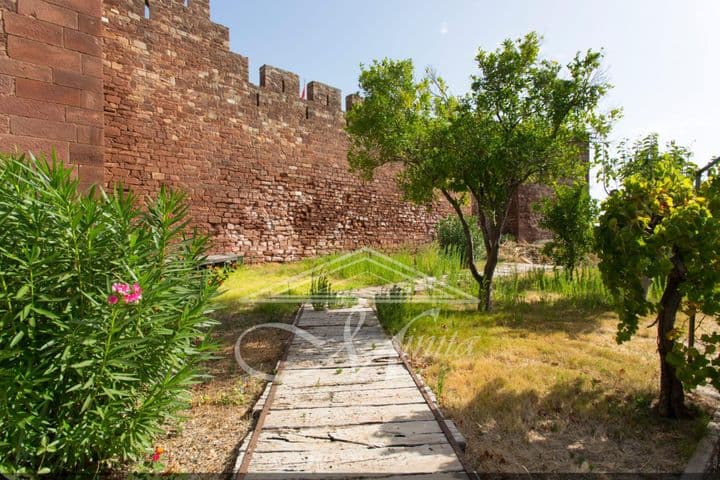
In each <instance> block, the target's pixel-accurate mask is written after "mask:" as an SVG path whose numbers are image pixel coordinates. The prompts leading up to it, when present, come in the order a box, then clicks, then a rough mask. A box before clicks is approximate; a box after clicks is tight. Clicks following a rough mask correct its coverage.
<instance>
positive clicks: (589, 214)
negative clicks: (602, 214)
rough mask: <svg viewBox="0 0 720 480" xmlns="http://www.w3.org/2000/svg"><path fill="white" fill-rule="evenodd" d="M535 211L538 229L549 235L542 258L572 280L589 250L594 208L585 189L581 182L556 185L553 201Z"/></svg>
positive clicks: (588, 191)
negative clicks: (546, 259)
mask: <svg viewBox="0 0 720 480" xmlns="http://www.w3.org/2000/svg"><path fill="white" fill-rule="evenodd" d="M539 210H540V213H541V214H542V219H541V221H540V226H541V227H543V228H545V229H547V230H549V231H550V232H552V235H553V238H552V240H550V241H549V242H548V243H547V244H545V246H544V247H543V254H544V255H547V256H548V257H550V258H552V259H553V262H554V263H555V265H559V266H561V267H563V268H564V269H565V272H566V273H567V274H568V275H569V276H570V277H572V276H573V275H574V274H575V270H576V269H577V268H578V266H580V265H581V264H582V263H583V262H585V260H586V259H587V256H588V254H589V253H590V252H591V251H592V249H593V238H594V237H593V228H594V226H595V220H596V219H597V215H598V207H597V202H596V201H595V200H594V199H593V198H591V197H590V188H589V185H588V184H587V183H585V182H578V183H575V184H573V185H562V184H561V185H558V186H557V187H556V188H555V195H554V197H552V198H548V199H545V200H544V201H543V202H542V203H541V204H540V206H539Z"/></svg>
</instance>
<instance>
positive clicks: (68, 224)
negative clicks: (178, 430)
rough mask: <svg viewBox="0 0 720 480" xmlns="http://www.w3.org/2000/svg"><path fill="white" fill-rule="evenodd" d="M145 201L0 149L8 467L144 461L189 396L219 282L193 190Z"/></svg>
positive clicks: (78, 467)
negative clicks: (204, 261)
mask: <svg viewBox="0 0 720 480" xmlns="http://www.w3.org/2000/svg"><path fill="white" fill-rule="evenodd" d="M139 203H141V202H140V201H139V198H137V197H135V196H133V195H132V194H128V193H123V191H122V190H121V189H118V190H116V191H115V192H114V193H112V194H109V195H105V194H104V193H102V192H97V191H94V190H93V191H91V192H89V193H88V194H79V193H78V183H77V182H76V181H75V180H73V179H72V178H71V170H69V169H65V168H64V167H63V166H62V165H60V164H58V163H56V162H55V161H53V162H46V161H45V160H35V159H27V160H26V159H24V158H23V157H19V158H17V157H11V156H6V155H0V351H1V352H2V353H1V354H0V471H2V472H4V473H9V472H15V473H21V472H30V473H32V472H42V473H47V472H54V473H58V472H78V471H80V472H87V471H98V470H103V469H105V468H109V467H114V466H117V465H119V464H121V463H122V462H126V461H137V460H140V459H142V458H144V455H147V456H149V455H150V454H152V452H153V450H152V441H153V438H154V437H155V436H156V435H157V434H158V433H159V432H161V427H162V426H163V424H164V423H166V422H167V421H169V420H171V419H172V418H173V415H174V414H175V413H176V412H177V411H178V410H179V409H181V408H183V407H184V406H185V405H186V400H187V398H188V395H187V394H188V387H189V386H190V385H191V384H193V383H195V382H197V381H198V379H199V373H198V366H199V365H198V364H199V362H201V361H202V360H204V359H206V358H208V356H209V347H208V345H207V344H206V343H205V337H206V331H207V328H208V327H209V326H210V325H211V324H212V322H211V321H210V320H209V319H208V317H207V314H208V313H209V311H210V305H211V300H212V298H213V297H214V296H215V294H216V291H217V283H218V282H217V281H215V279H214V278H213V277H212V274H211V273H210V272H208V271H203V270H200V269H199V268H198V267H199V265H200V261H201V258H202V256H203V252H204V249H205V245H206V239H205V238H204V237H201V236H197V235H186V230H187V223H188V222H187V207H186V206H185V204H184V201H183V197H182V196H181V195H179V194H177V193H172V192H169V191H165V190H163V191H161V192H160V194H159V196H158V197H157V199H156V200H154V201H153V202H150V203H148V204H147V205H146V206H145V208H144V209H143V210H140V209H139V208H138V204H139Z"/></svg>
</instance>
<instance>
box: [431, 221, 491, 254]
mask: <svg viewBox="0 0 720 480" xmlns="http://www.w3.org/2000/svg"><path fill="white" fill-rule="evenodd" d="M466 220H467V223H468V226H469V227H470V236H471V238H472V243H473V253H474V256H475V258H476V259H479V258H483V257H484V256H485V244H484V243H483V237H482V232H481V231H480V228H478V221H477V218H475V217H473V216H469V217H466ZM436 234H437V240H438V243H439V244H440V249H441V250H442V251H443V252H445V253H451V254H455V255H457V256H459V258H460V261H461V262H462V265H467V262H468V256H467V238H466V237H465V231H464V230H463V226H462V223H461V222H460V219H459V218H458V217H457V215H450V216H448V217H445V218H443V219H442V220H440V221H439V222H438V224H437V227H436Z"/></svg>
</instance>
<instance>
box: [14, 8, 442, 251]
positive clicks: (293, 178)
mask: <svg viewBox="0 0 720 480" xmlns="http://www.w3.org/2000/svg"><path fill="white" fill-rule="evenodd" d="M0 1H1V0H0ZM103 1H104V11H103V17H104V18H103V24H104V29H103V30H104V31H103V37H104V52H103V57H104V64H103V67H104V68H103V75H104V77H105V97H104V122H105V140H106V141H105V144H106V147H105V170H106V172H107V173H106V179H108V181H109V182H122V183H123V184H125V185H128V186H130V187H132V188H133V189H134V190H136V191H138V192H140V193H144V192H146V193H152V192H154V191H156V190H157V189H158V188H159V187H160V186H161V185H172V186H173V187H176V188H180V189H182V190H183V191H185V192H187V193H188V195H189V198H190V202H191V206H192V212H193V215H194V218H195V219H196V222H197V223H198V224H199V225H200V226H202V227H203V228H204V229H205V230H206V231H208V232H209V233H211V234H212V235H213V237H214V239H215V248H216V250H217V251H218V252H225V253H228V252H235V253H240V254H242V255H244V256H245V258H246V260H247V261H269V260H274V261H280V260H291V259H296V258H301V257H306V256H311V255H316V254H321V253H326V252H332V251H338V250H348V249H354V248H357V247H358V246H363V245H372V246H376V247H382V246H393V245H399V244H405V243H419V242H424V241H427V240H428V238H429V235H430V232H431V231H432V228H431V226H432V225H433V223H434V222H435V220H436V218H437V217H438V216H439V215H440V214H441V213H433V214H428V213H427V211H426V210H425V209H424V208H419V207H414V206H412V205H409V204H407V203H405V202H403V200H402V195H401V194H400V192H399V191H398V189H397V187H396V185H395V180H394V175H393V174H392V173H389V174H386V175H382V176H379V178H378V179H377V180H375V181H373V182H365V181H363V180H362V179H361V178H360V177H359V176H358V175H357V174H355V173H353V172H351V171H350V168H349V166H348V164H347V149H348V140H347V135H346V133H345V130H344V127H345V117H344V114H343V111H342V96H341V92H340V90H339V89H337V88H334V87H332V86H330V85H327V84H325V83H321V82H318V81H311V82H308V84H307V85H306V89H307V91H306V93H307V95H306V98H302V97H301V93H300V90H301V87H302V83H301V77H300V76H299V75H298V74H296V73H294V72H290V71H287V70H283V69H281V68H278V67H275V66H271V65H262V66H261V67H260V68H259V73H260V76H259V78H260V81H259V82H258V84H257V85H255V84H253V83H252V82H250V80H249V61H248V58H247V57H244V56H242V55H239V54H237V53H234V52H232V51H230V45H229V31H228V29H227V28H226V27H224V26H222V25H218V24H216V23H213V22H212V20H211V19H210V4H209V1H208V0H189V2H188V3H187V6H186V4H185V2H184V0H148V3H147V7H148V11H147V12H146V2H145V0H103ZM354 101H357V97H356V96H354V95H351V96H349V97H348V99H346V103H347V104H348V105H351V104H352V102H354Z"/></svg>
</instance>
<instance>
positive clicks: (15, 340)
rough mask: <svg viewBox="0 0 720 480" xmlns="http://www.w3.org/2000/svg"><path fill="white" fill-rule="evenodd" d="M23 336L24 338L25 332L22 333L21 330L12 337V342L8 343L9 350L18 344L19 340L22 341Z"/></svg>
mask: <svg viewBox="0 0 720 480" xmlns="http://www.w3.org/2000/svg"><path fill="white" fill-rule="evenodd" d="M24 336H25V332H24V331H22V330H21V331H19V332H18V333H17V334H16V335H15V336H14V337H13V339H12V341H11V342H10V348H13V347H14V346H15V345H17V344H18V342H20V340H22V338H23V337H24Z"/></svg>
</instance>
